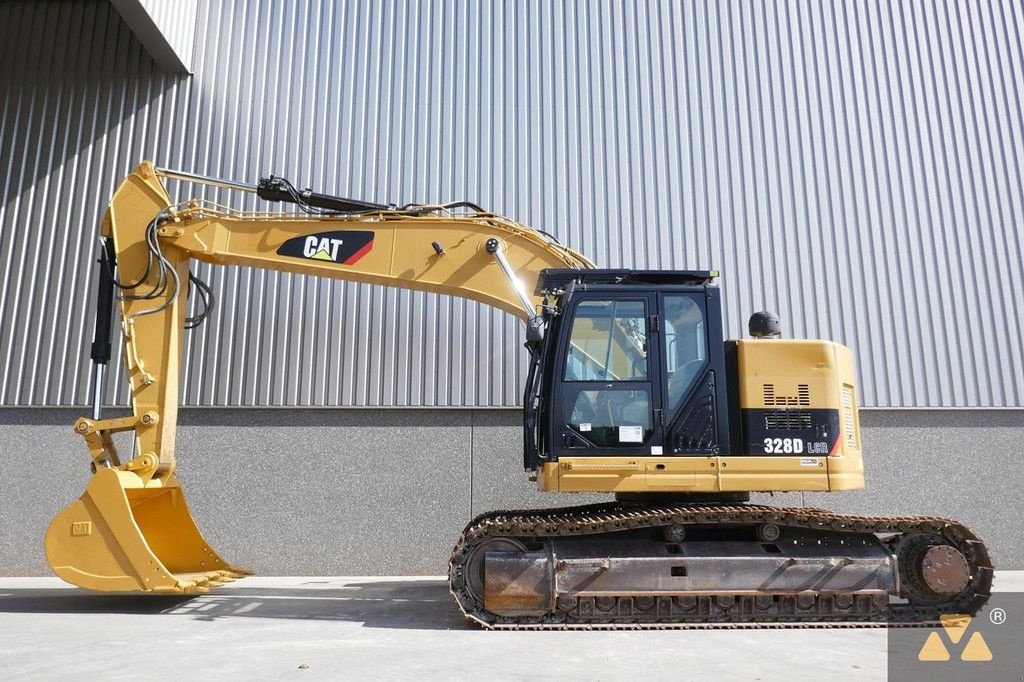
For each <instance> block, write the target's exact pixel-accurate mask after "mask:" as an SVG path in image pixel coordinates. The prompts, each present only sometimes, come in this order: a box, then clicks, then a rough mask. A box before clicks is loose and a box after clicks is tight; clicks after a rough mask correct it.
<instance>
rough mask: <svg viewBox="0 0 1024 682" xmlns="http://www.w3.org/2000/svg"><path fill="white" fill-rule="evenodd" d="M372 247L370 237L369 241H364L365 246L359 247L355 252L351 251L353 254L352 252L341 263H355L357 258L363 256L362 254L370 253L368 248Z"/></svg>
mask: <svg viewBox="0 0 1024 682" xmlns="http://www.w3.org/2000/svg"><path fill="white" fill-rule="evenodd" d="M372 248H373V240H372V239H371V240H370V241H368V242H366V246H364V247H363V248H361V249H359V250H358V251H356V252H355V253H353V254H352V255H351V256H349V257H348V259H347V260H346V261H344V262H343V263H342V264H343V265H355V263H356V262H357V261H358V260H359V259H360V258H362V257H363V256H365V255H366V254H368V253H370V249H372Z"/></svg>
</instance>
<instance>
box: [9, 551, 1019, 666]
mask: <svg viewBox="0 0 1024 682" xmlns="http://www.w3.org/2000/svg"><path fill="white" fill-rule="evenodd" d="M996 578H997V580H996V582H997V589H999V590H1001V591H1010V592H1024V571H1013V572H1011V571H1006V572H1000V573H999V574H998V575H997V576H996ZM887 648H888V637H887V631H886V630H884V629H809V630H797V629H779V630H756V631H755V630H690V631H639V632H487V631H483V630H480V629H477V628H475V627H472V626H470V625H467V624H466V623H465V622H464V621H463V619H462V617H461V615H460V614H459V613H458V612H457V610H456V608H455V606H454V604H453V603H452V601H451V599H450V597H449V595H448V592H447V587H446V583H445V580H444V579H442V578H327V577H318V578H258V577H257V578H247V579H245V580H241V581H238V582H236V583H233V584H231V585H228V586H226V587H223V588H219V589H217V590H215V591H214V592H211V593H210V594H206V595H202V596H198V597H191V598H159V597H141V596H122V595H103V594H95V593H90V592H85V591H82V590H79V589H76V588H72V587H69V586H67V585H66V584H64V583H62V582H61V581H59V580H57V579H56V578H3V579H0V673H2V675H0V676H2V677H3V678H5V679H52V678H56V677H58V676H59V677H66V676H68V675H71V676H73V677H74V678H75V679H103V680H112V679H135V678H139V677H142V676H145V677H146V678H148V679H242V678H244V679H247V680H248V679H281V678H289V679H298V680H313V679H339V678H345V679H349V678H354V679H360V680H364V679H410V678H412V679H417V680H426V679H496V680H505V679H531V680H546V679H550V680H556V679H559V680H564V679H587V680H616V679H635V678H638V677H642V678H643V679H645V680H659V679H672V680H731V679H737V680H739V679H742V680H765V681H767V680H801V679H805V680H823V679H843V680H850V679H870V680H878V679H884V678H885V677H886V674H887Z"/></svg>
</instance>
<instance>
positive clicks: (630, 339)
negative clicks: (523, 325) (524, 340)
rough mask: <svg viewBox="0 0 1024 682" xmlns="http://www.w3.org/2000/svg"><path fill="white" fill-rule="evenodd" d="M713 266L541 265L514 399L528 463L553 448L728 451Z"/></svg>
mask: <svg viewBox="0 0 1024 682" xmlns="http://www.w3.org/2000/svg"><path fill="white" fill-rule="evenodd" d="M716 275H717V273H713V272H708V271H682V272H662V271H629V270H545V271H544V272H543V273H542V275H541V278H540V280H539V282H538V293H542V294H543V295H545V296H546V297H547V299H546V300H547V301H548V303H549V304H548V305H547V306H546V311H545V318H546V323H547V324H546V333H545V335H544V341H543V343H542V344H540V347H539V348H537V349H536V350H535V354H534V361H535V362H534V364H535V367H532V368H531V377H530V379H529V380H528V381H527V395H526V400H525V401H524V404H525V405H526V406H527V420H526V423H527V434H526V436H527V456H526V464H527V468H535V466H536V463H537V462H538V461H540V460H544V461H554V460H557V459H559V457H561V456H573V457H578V456H588V457H590V456H602V455H615V456H651V455H683V456H685V455H705V456H706V455H713V454H718V453H719V452H727V451H728V444H729V418H728V416H729V415H728V407H727V399H726V398H727V396H726V390H725V388H726V358H725V351H724V349H725V345H724V344H723V340H722V316H721V303H720V292H719V289H718V287H717V286H715V285H714V284H712V280H713V278H714V277H715V276H716ZM541 368H542V369H541ZM538 370H540V371H538ZM531 427H532V429H531ZM531 430H533V434H531ZM531 436H533V439H535V441H534V442H531V441H532V440H533V439H531ZM531 445H535V447H534V448H533V452H534V453H536V454H535V455H534V456H531V448H530V446H531ZM531 464H533V466H530V465H531Z"/></svg>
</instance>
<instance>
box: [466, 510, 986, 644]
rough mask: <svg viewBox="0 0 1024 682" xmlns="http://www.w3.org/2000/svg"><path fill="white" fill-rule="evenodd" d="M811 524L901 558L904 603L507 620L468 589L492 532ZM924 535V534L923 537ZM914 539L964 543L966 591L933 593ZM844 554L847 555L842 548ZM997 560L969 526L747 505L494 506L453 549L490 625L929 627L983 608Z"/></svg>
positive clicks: (602, 609) (773, 604)
mask: <svg viewBox="0 0 1024 682" xmlns="http://www.w3.org/2000/svg"><path fill="white" fill-rule="evenodd" d="M765 523H772V524H776V525H777V526H780V527H789V528H803V529H813V530H816V531H825V532H828V533H834V534H836V537H837V538H838V537H841V535H842V534H843V533H874V534H876V535H878V536H880V537H882V538H884V540H885V543H886V545H887V546H888V547H889V548H890V549H891V551H892V552H893V554H894V555H895V556H896V557H897V561H898V563H899V564H900V569H899V573H900V590H899V594H898V595H892V597H895V598H897V599H899V601H895V602H894V601H892V600H891V599H890V600H886V599H879V598H878V597H877V596H868V595H863V594H859V593H854V592H850V593H835V592H832V593H828V594H824V593H820V594H819V593H801V594H798V595H794V594H771V593H762V594H750V593H749V592H747V593H722V594H715V593H712V594H709V593H707V592H700V593H687V592H680V593H678V594H672V595H671V596H664V595H658V596H646V597H645V596H637V595H632V594H622V595H615V596H604V597H598V598H593V597H590V598H559V599H558V603H557V604H556V605H555V608H553V609H552V610H551V611H550V612H549V613H547V614H545V615H543V616H522V617H509V616H500V615H497V614H494V613H491V612H489V611H488V610H487V609H485V608H484V605H483V603H482V600H481V599H478V598H477V597H476V596H475V595H474V593H473V591H472V590H471V589H469V588H468V586H467V575H468V567H467V561H468V559H469V557H470V556H471V554H472V551H473V549H474V548H475V547H477V546H478V545H479V544H480V543H482V542H484V541H486V540H489V539H493V538H510V539H513V540H519V541H527V540H533V541H536V540H542V539H544V538H554V537H565V536H599V535H602V534H607V533H615V532H619V531H627V530H635V529H642V528H657V527H662V526H669V525H683V526H689V525H700V526H702V527H707V526H714V525H722V526H723V527H725V526H729V527H736V526H757V525H759V524H765ZM922 538H923V539H924V540H921V539H922ZM915 541H924V542H932V543H939V544H945V545H949V546H952V547H954V548H956V549H957V550H958V551H959V552H960V553H961V554H962V555H963V557H964V558H966V560H967V562H968V565H969V567H970V579H969V581H968V583H967V586H966V587H964V588H963V589H962V590H961V591H960V592H959V593H957V594H953V595H948V596H946V597H941V596H937V595H935V594H934V593H930V592H928V590H927V586H926V585H925V584H924V582H923V579H922V578H921V576H920V575H918V572H917V571H913V570H909V569H907V568H906V567H904V566H903V563H912V562H904V561H903V559H902V555H903V554H905V552H906V551H907V550H906V548H907V547H908V546H912V545H913V543H914V542H915ZM837 556H841V554H837ZM992 575H993V569H992V562H991V559H990V558H989V553H988V550H987V549H986V547H985V545H984V544H983V543H982V542H981V540H980V539H979V538H978V537H977V536H976V535H975V534H974V533H972V532H971V531H970V530H969V529H968V528H966V527H965V526H964V525H962V524H960V523H958V522H956V521H951V520H949V519H943V518H937V517H930V516H894V517H878V516H855V515H847V514H837V513H834V512H830V511H826V510H821V509H807V508H778V507H767V506H759V505H748V504H739V505H732V506H721V505H685V506H631V505H626V504H622V503H618V502H615V503H607V504H597V505H590V506H582V507H567V508H559V509H546V510H522V511H496V512H490V513H487V514H483V515H481V516H479V517H477V518H476V519H474V520H473V521H472V522H471V523H470V524H469V525H468V526H467V527H466V529H465V530H464V531H463V533H462V535H461V536H460V538H459V541H458V543H457V544H456V546H455V549H454V551H453V552H452V557H451V562H450V564H449V586H450V589H451V593H452V596H453V597H454V598H455V601H456V603H458V605H459V607H460V608H461V609H462V612H463V613H464V614H465V616H466V618H467V619H469V620H470V621H472V622H475V623H477V624H479V625H482V626H483V627H486V628H491V629H528V630H530V629H533V630H536V629H581V628H582V629H638V628H653V629H664V628H707V627H724V628H736V627H739V628H750V627H864V626H867V627H872V626H873V627H886V626H911V627H912V626H928V625H934V624H937V623H938V622H939V617H940V616H941V615H942V614H944V613H965V614H974V613H976V612H977V611H978V610H979V609H980V608H981V607H982V606H983V605H984V604H985V602H986V601H988V598H989V595H990V590H991V585H992Z"/></svg>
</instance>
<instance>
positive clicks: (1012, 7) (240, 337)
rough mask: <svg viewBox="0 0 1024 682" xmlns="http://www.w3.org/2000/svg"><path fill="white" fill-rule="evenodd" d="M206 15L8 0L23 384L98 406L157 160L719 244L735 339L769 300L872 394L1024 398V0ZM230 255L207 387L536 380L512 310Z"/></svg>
mask: <svg viewBox="0 0 1024 682" xmlns="http://www.w3.org/2000/svg"><path fill="white" fill-rule="evenodd" d="M199 11H200V17H199V31H198V35H197V39H196V45H195V54H194V59H193V68H194V72H195V75H194V77H191V78H188V77H182V76H177V75H166V74H162V73H160V72H159V71H158V70H156V69H155V67H154V66H153V65H152V63H151V62H150V60H149V59H148V58H147V56H146V54H145V53H144V51H143V50H142V49H141V48H140V46H139V44H138V43H137V42H136V41H135V40H134V39H133V38H132V36H130V35H129V34H128V33H127V31H126V29H125V27H124V26H123V25H122V23H121V22H120V20H119V18H118V16H117V15H116V13H114V12H112V10H111V8H110V7H109V6H108V4H107V3H105V2H5V3H2V4H0V56H2V61H0V63H3V64H4V69H3V71H2V74H0V79H2V80H0V82H2V85H3V87H2V96H3V103H2V113H0V174H2V175H0V192H2V194H0V196H2V204H0V230H2V233H0V277H2V278H3V281H2V284H3V289H2V291H0V315H2V318H0V319H2V322H3V326H2V328H0V363H2V364H0V404H5V405H52V404H71V403H83V402H85V401H86V399H87V395H88V385H87V384H88V367H87V350H86V346H87V343H88V341H89V339H90V337H91V329H90V326H91V323H90V319H91V306H92V304H91V301H90V298H91V293H92V289H93V286H94V285H93V280H92V265H91V260H92V258H93V257H94V250H95V243H94V242H95V239H94V236H93V235H94V230H95V226H96V223H97V220H98V218H99V216H100V214H101V212H102V209H103V206H104V202H105V200H106V199H107V197H108V196H109V195H110V193H111V191H112V190H113V188H114V186H115V184H116V183H117V181H118V179H119V178H120V177H121V176H122V175H123V174H124V173H125V172H126V171H128V170H129V169H130V168H131V167H132V166H133V165H134V164H135V163H136V162H137V161H138V160H140V159H142V158H150V159H154V160H155V161H157V162H158V163H159V164H161V165H166V166H170V167H177V168H182V169H186V170H191V171H196V172H200V173H206V174H211V175H218V176H223V177H228V178H236V179H244V180H250V181H252V180H254V179H256V178H257V177H258V176H259V175H260V174H266V173H270V172H273V173H276V174H282V175H286V176H289V177H291V178H292V179H294V180H295V181H296V183H297V184H300V185H302V186H306V185H310V186H312V187H315V188H319V189H321V190H323V191H327V192H336V193H339V194H343V195H348V196H353V197H359V198H364V199H368V200H373V201H398V202H406V201H413V200H423V201H438V200H449V199H470V200H473V201H476V202H479V203H481V204H483V205H484V206H487V207H490V208H492V209H493V210H496V211H499V212H503V213H506V214H508V215H511V216H513V217H515V218H517V219H519V220H522V221H524V222H528V223H531V224H533V225H536V226H538V227H542V228H544V229H545V230H548V231H550V232H553V233H555V234H556V235H557V236H558V237H559V238H561V239H562V240H563V241H565V242H567V243H568V244H569V245H571V246H572V247H574V248H577V249H579V250H581V251H583V252H585V253H587V254H589V255H591V256H592V257H593V258H594V259H595V260H596V261H597V262H598V263H599V264H602V265H606V266H611V267H648V268H684V267H694V268H695V267H708V268H718V269H720V270H721V272H722V284H723V288H724V290H725V296H726V304H727V306H728V310H729V312H728V318H727V320H726V326H727V333H728V334H729V335H732V336H736V335H740V334H742V333H743V331H744V326H745V319H746V317H747V315H748V314H749V313H750V312H751V311H753V310H755V309H760V308H763V307H767V308H769V309H773V310H776V311H778V312H779V313H780V314H781V315H782V318H783V322H784V329H785V332H786V334H787V335H794V336H812V337H813V336H821V337H826V338H834V339H837V340H840V341H842V342H845V343H847V344H849V345H851V346H852V347H853V348H854V349H855V351H856V353H857V356H858V359H859V363H860V372H861V385H862V390H861V399H862V403H863V404H865V405H868V406H919V407H925V406H979V405H980V406H1024V380H1022V379H1024V349H1022V336H1024V332H1022V322H1024V319H1022V318H1024V273H1022V259H1024V252H1022V241H1024V234H1022V233H1024V190H1022V166H1024V106H1022V92H1024V87H1022V86H1024V53H1022V38H1021V37H1022V34H1024V8H1022V7H1021V6H1020V4H1019V3H1017V2H1015V1H1013V0H1006V1H1004V2H998V1H994V2H898V3H889V2H840V1H836V2H814V3H810V2H791V3H786V2H764V3H752V2H738V1H737V2H723V3H708V4H707V5H706V4H705V3H703V2H686V3H678V2H621V3H620V2H565V3H561V2H558V3H548V2H504V3H489V2H481V3H476V2H458V3H453V2H445V1H439V2H379V3H366V2H349V3H335V2H329V1H325V2H322V3H321V2H316V1H315V0H307V1H305V2H294V3H291V2H288V3H281V2H272V1H271V0H261V1H259V2H244V1H242V0H239V1H238V2H228V1H226V0H225V1H224V2H218V1H216V0H211V1H210V2H201V3H200V7H199ZM178 189H181V190H182V192H183V193H188V192H190V191H191V190H190V188H188V187H183V188H178V187H172V191H177V190H178ZM209 198H216V199H218V200H220V201H234V200H236V198H234V197H230V196H228V194H227V193H221V194H219V195H218V196H216V197H214V196H213V195H209ZM249 201H251V200H249ZM248 207H251V206H248ZM200 270H201V271H203V274H204V275H206V276H207V277H209V278H210V279H211V280H212V282H213V283H214V288H215V291H216V293H217V298H218V307H217V309H216V313H215V315H214V318H213V319H212V320H211V322H210V323H209V324H207V325H206V326H205V327H204V328H202V329H201V330H200V331H199V332H198V333H196V332H193V333H192V334H191V336H190V337H189V344H188V348H187V354H186V360H185V366H186V372H187V381H186V383H185V389H184V393H185V399H186V400H187V402H188V403H190V404H202V405H210V404H217V405H222V404H232V405H251V404H260V405H263V404H274V405H277V404H285V405H513V404H515V403H516V402H517V398H518V393H519V390H520V388H519V387H520V384H521V380H522V373H523V362H522V355H521V352H520V351H519V343H520V338H521V331H520V330H519V329H518V326H517V323H516V322H515V321H513V320H512V319H508V318H506V316H504V315H503V314H501V313H498V312H496V311H491V310H488V309H485V308H483V307H481V306H478V305H476V304H473V303H468V302H464V301H460V300H450V299H446V298H441V297H436V296H430V295H423V294H409V293H404V292H396V291H391V290H385V289H380V288H376V287H370V286H357V285H352V286H346V285H343V284H340V283H330V282H321V281H317V280H313V279H309V278H305V277H301V276H289V275H280V276H279V275H276V274H271V273H265V272H258V271H250V270H246V269H238V268H225V269H216V268H214V269H212V270H213V271H212V272H211V271H210V269H209V268H208V267H207V266H201V267H200ZM122 384H123V377H122V376H121V375H120V374H116V375H115V381H114V382H113V384H112V386H116V387H118V389H119V391H120V393H119V394H118V395H119V399H120V400H121V401H123V400H124V388H123V385H122ZM111 397H113V392H112V391H111Z"/></svg>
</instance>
